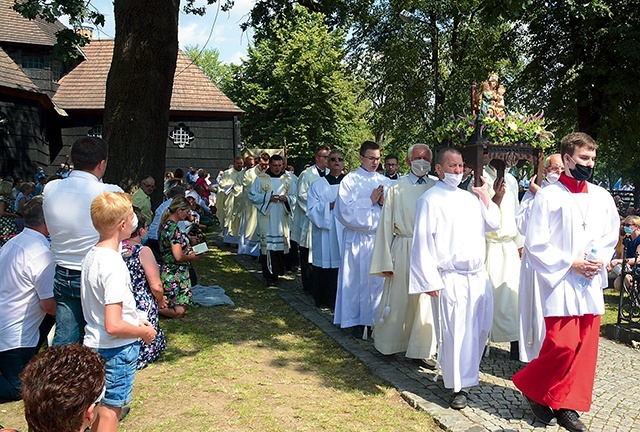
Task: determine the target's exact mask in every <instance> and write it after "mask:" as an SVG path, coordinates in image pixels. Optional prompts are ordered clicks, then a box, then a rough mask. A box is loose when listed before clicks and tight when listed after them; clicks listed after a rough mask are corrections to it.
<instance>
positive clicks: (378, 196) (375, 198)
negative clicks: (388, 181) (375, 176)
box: [371, 185, 384, 205]
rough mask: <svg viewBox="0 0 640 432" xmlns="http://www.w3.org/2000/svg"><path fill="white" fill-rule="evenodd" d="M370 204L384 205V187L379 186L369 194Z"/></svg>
mask: <svg viewBox="0 0 640 432" xmlns="http://www.w3.org/2000/svg"><path fill="white" fill-rule="evenodd" d="M371 204H372V205H375V204H380V205H383V204H384V186H382V185H380V186H378V187H377V188H375V189H374V190H373V192H371Z"/></svg>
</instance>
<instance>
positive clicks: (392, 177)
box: [384, 173, 400, 180]
mask: <svg viewBox="0 0 640 432" xmlns="http://www.w3.org/2000/svg"><path fill="white" fill-rule="evenodd" d="M384 175H385V177H387V178H389V179H391V180H398V179H399V178H400V177H399V176H398V173H395V174H394V175H389V174H387V173H384Z"/></svg>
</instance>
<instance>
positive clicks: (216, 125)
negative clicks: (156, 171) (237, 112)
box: [165, 117, 240, 180]
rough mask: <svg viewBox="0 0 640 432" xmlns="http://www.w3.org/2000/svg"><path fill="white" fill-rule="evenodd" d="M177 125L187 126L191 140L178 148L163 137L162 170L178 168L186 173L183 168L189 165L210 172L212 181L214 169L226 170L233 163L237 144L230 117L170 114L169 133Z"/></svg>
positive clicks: (236, 132) (237, 140) (215, 170)
mask: <svg viewBox="0 0 640 432" xmlns="http://www.w3.org/2000/svg"><path fill="white" fill-rule="evenodd" d="M179 124H184V125H185V126H186V127H188V128H189V130H190V131H191V132H192V133H193V139H192V140H191V142H190V143H189V145H187V146H185V147H184V148H179V147H178V146H177V145H175V144H174V143H173V141H172V140H171V139H167V153H166V156H167V161H166V169H165V171H174V170H175V169H176V168H182V169H183V170H184V171H185V174H186V172H187V169H188V168H189V167H190V166H193V167H195V168H196V169H198V168H202V169H204V170H205V171H206V172H208V173H210V174H211V177H212V180H213V179H215V177H216V176H217V174H218V171H220V170H226V169H227V168H229V165H231V164H233V158H234V157H235V156H236V155H237V154H239V150H238V144H239V143H240V140H239V137H238V135H239V133H238V130H237V127H235V126H234V119H233V118H227V119H203V118H201V117H175V118H174V117H172V118H171V120H170V121H169V134H171V132H172V131H173V130H174V128H175V127H177V126H178V125H179Z"/></svg>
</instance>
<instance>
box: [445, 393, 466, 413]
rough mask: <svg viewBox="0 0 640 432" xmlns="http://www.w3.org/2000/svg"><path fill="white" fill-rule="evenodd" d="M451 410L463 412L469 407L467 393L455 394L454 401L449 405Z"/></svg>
mask: <svg viewBox="0 0 640 432" xmlns="http://www.w3.org/2000/svg"><path fill="white" fill-rule="evenodd" d="M449 406H450V407H451V408H453V409H454V410H461V409H463V408H466V407H467V392H464V391H459V392H458V393H454V394H453V399H451V403H450V404H449Z"/></svg>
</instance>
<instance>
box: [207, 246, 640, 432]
mask: <svg viewBox="0 0 640 432" xmlns="http://www.w3.org/2000/svg"><path fill="white" fill-rule="evenodd" d="M216 240H217V239H216ZM218 246H220V247H222V248H223V249H225V250H233V248H225V247H223V246H222V245H221V244H218ZM235 259H236V261H237V262H238V263H239V264H240V265H242V266H243V267H244V268H245V269H247V270H248V271H250V272H252V273H253V274H255V275H256V277H257V278H258V279H259V280H260V281H262V277H261V274H260V266H259V264H258V262H257V261H256V260H252V259H251V258H249V257H247V256H236V257H235ZM273 289H275V290H277V292H278V294H279V295H280V296H281V297H282V298H283V299H284V300H286V301H287V302H288V303H289V304H291V306H293V307H294V308H295V309H297V310H298V311H299V312H300V314H302V315H303V316H304V317H306V318H307V319H309V320H310V321H312V322H313V323H315V324H316V325H317V326H318V327H319V328H321V329H322V330H323V331H324V332H325V333H327V334H328V335H329V336H331V337H333V338H334V339H335V340H336V341H337V342H338V343H339V344H340V345H342V346H343V347H344V348H345V349H346V350H348V351H349V352H351V353H352V354H353V355H354V356H356V357H358V358H359V359H360V360H361V361H362V362H363V363H364V364H365V365H367V367H368V368H369V369H370V370H371V371H372V372H373V373H375V374H376V375H378V376H380V377H381V378H383V379H384V380H386V381H388V382H389V383H390V384H391V385H393V386H394V387H395V388H396V389H398V391H399V392H400V393H401V395H402V397H403V398H404V399H405V400H406V401H407V402H408V403H409V404H410V405H411V406H413V407H415V408H417V409H422V410H424V411H426V412H427V413H429V414H430V415H431V416H433V417H434V419H435V420H436V422H437V423H439V424H440V426H441V427H442V428H443V429H445V430H449V431H472V432H475V431H478V432H480V431H502V430H504V431H564V430H565V429H564V428H561V427H559V426H554V427H545V425H544V424H542V423H539V422H534V421H533V418H532V415H531V413H530V410H529V408H528V405H527V403H526V401H525V400H524V398H523V397H522V395H521V394H520V392H519V391H518V390H516V389H515V387H514V385H513V383H512V382H511V376H512V375H513V374H514V373H515V372H517V371H518V370H520V369H521V368H522V366H523V365H524V364H523V363H520V362H518V361H514V360H510V359H509V347H508V344H507V343H505V344H497V345H493V346H492V347H491V350H490V353H489V356H488V357H485V358H484V359H483V360H482V363H481V365H480V385H479V386H477V387H475V388H473V389H472V390H471V392H470V395H469V406H468V407H467V408H465V409H464V410H461V411H456V410H453V409H450V408H449V400H450V398H451V390H448V389H445V388H444V386H443V383H442V378H441V377H440V378H438V380H437V381H434V377H435V372H434V371H431V370H427V369H424V368H421V367H420V366H418V365H416V364H414V363H413V362H411V361H410V360H408V359H406V358H405V357H404V356H403V355H401V354H396V355H395V356H383V355H381V354H380V353H378V352H377V351H376V350H375V348H374V347H373V343H372V341H371V340H368V341H363V340H356V339H354V338H353V337H352V336H351V335H350V333H349V332H347V331H343V330H341V329H339V328H338V327H336V326H335V325H333V314H332V313H331V311H329V310H327V309H322V310H321V309H318V308H316V307H315V304H314V302H313V299H312V298H311V296H309V295H308V294H306V293H304V292H303V291H302V286H301V283H300V279H299V277H292V276H285V277H284V278H282V279H281V280H280V281H278V286H277V287H274V288H273ZM593 397H594V402H593V405H592V407H591V411H590V412H589V413H584V414H582V415H581V419H582V420H583V422H584V423H585V424H586V425H587V427H588V428H589V430H590V431H592V432H596V431H606V432H612V431H640V351H638V350H635V349H633V348H631V347H629V346H626V345H621V344H618V343H615V342H612V341H610V340H607V339H604V338H601V339H600V356H599V359H598V369H597V374H596V382H595V387H594V395H593Z"/></svg>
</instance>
